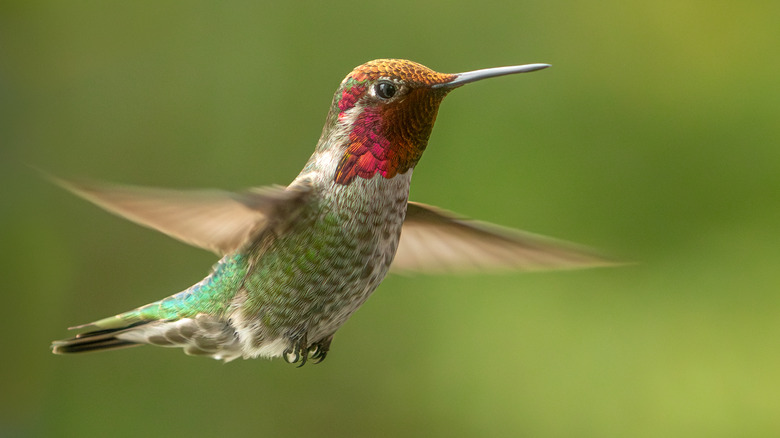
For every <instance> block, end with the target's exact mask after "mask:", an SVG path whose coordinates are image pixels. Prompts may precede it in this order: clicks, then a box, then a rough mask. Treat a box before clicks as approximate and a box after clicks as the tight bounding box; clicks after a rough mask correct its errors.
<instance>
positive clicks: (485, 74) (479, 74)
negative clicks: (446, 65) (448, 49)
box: [431, 64, 550, 89]
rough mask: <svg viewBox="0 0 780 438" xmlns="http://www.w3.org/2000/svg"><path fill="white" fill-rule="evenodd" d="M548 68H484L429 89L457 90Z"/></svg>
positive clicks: (526, 66)
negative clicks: (468, 85)
mask: <svg viewBox="0 0 780 438" xmlns="http://www.w3.org/2000/svg"><path fill="white" fill-rule="evenodd" d="M547 67H550V64H525V65H512V66H509V67H495V68H485V69H482V70H474V71H467V72H465V73H457V74H455V79H453V80H451V81H449V82H444V83H441V84H436V85H433V86H431V88H448V89H452V88H457V87H460V86H461V85H464V84H468V83H469V82H474V81H479V80H482V79H487V78H494V77H496V76H504V75H513V74H515V73H529V72H532V71H536V70H541V69H543V68H547Z"/></svg>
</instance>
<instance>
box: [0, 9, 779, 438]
mask: <svg viewBox="0 0 780 438" xmlns="http://www.w3.org/2000/svg"><path fill="white" fill-rule="evenodd" d="M282 4H283V2H267V4H266V3H263V2H250V1H245V2H206V1H187V2H159V1H133V2H105V1H89V2H54V1H52V2H45V1H41V2H39V1H4V2H2V3H0V154H1V155H0V187H2V189H1V190H2V191H0V196H2V198H1V199H0V209H1V210H0V212H1V214H0V245H2V246H1V247H0V248H1V249H2V255H1V256H0V257H2V260H0V266H2V267H1V268H0V270H1V271H0V275H1V276H2V287H1V288H0V289H1V290H2V292H1V293H2V303H3V305H2V319H1V320H2V323H1V324H2V333H3V334H2V336H1V337H0V343H1V345H0V347H1V348H2V352H3V353H2V361H0V436H3V437H5V436H45V437H55V436H73V437H88V436H98V435H103V436H105V435H111V436H128V437H130V436H162V435H168V436H250V435H252V436H271V437H279V436H303V435H312V436H318V437H330V436H342V437H343V436H539V437H546V436H561V437H584V436H597V437H613V436H614V437H629V436H631V437H642V436H664V437H668V436H679V437H690V436H707V437H713V436H724V437H733V436H777V435H778V434H780V322H779V321H778V315H779V314H780V266H778V262H780V85H778V84H779V83H780V56H778V54H779V53H780V51H779V50H780V25H779V24H778V23H780V3H778V2H752V1H746V2H736V1H701V2H696V1H680V0H675V1H655V2H624V1H615V0H608V1H602V2H555V1H552V2H550V1H517V2H508V1H507V2H490V1H488V2H481V3H480V2H474V1H463V2H443V1H441V2H440V1H431V2H421V1H404V0H400V1H394V2H338V3H336V2H322V3H313V2H312V3H309V4H296V5H293V4H287V5H284V6H281V5H282ZM379 57H403V58H408V59H412V60H415V61H418V62H421V63H423V64H425V65H428V66H430V67H432V68H434V69H438V70H440V71H447V72H457V71H464V70H470V69H476V68H484V67H492V66H499V65H507V64H518V63H529V62H548V63H551V64H553V65H554V66H553V68H551V69H549V70H545V71H542V72H538V73H533V74H529V75H522V76H515V77H508V78H500V79H494V80H490V81H486V82H482V83H479V84H474V85H471V86H469V87H466V88H463V89H460V90H458V91H456V92H454V93H452V95H450V96H449V97H448V98H447V99H446V100H445V102H444V104H443V106H442V108H441V111H440V113H439V120H438V122H437V125H436V129H435V130H434V133H433V136H432V138H431V141H430V144H429V147H428V151H427V152H426V154H425V156H424V157H423V159H422V162H421V163H420V165H419V166H418V167H417V170H416V172H415V177H414V184H413V188H412V198H413V199H416V200H420V201H423V202H427V203H432V204H435V205H439V206H442V207H446V208H448V209H451V210H454V211H457V212H460V213H463V214H466V215H469V216H475V217H479V218H481V219H483V220H489V221H492V222H496V223H500V224H503V225H507V226H513V227H518V228H524V229H527V230H532V231H534V232H538V233H543V234H548V235H552V236H556V237H559V238H565V239H568V240H573V241H576V242H580V243H583V244H587V245H591V246H594V247H597V248H601V249H602V250H605V251H607V252H609V253H612V254H616V255H619V256H622V257H625V258H626V259H629V260H634V261H638V262H640V263H639V264H637V265H635V266H630V267H624V268H619V269H601V270H591V271H578V272H565V273H545V274H533V275H519V274H517V275H514V274H509V275H500V276H461V277H411V278H402V277H393V278H388V279H387V280H386V281H385V283H384V284H383V285H382V286H381V287H380V289H379V290H378V291H377V293H376V294H375V295H374V297H372V299H371V300H369V302H368V303H367V304H366V306H364V307H363V308H362V309H361V310H360V311H359V312H358V313H357V314H355V316H354V317H353V318H352V319H351V320H350V321H349V323H348V324H346V326H345V327H344V328H343V329H342V330H341V331H340V332H339V334H338V335H337V336H336V340H335V342H334V345H333V351H332V353H331V355H330V356H329V357H328V360H327V361H326V362H325V363H323V364H321V365H317V366H306V367H304V368H302V369H295V368H294V367H292V366H290V365H287V364H285V363H283V362H281V361H278V360H277V361H273V362H269V361H264V360H253V361H240V360H239V361H236V362H233V363H230V364H222V363H220V362H216V361H212V360H206V359H200V358H191V357H187V356H185V355H183V354H182V353H181V352H180V351H176V350H167V349H161V348H151V347H143V348H137V349H130V350H124V351H116V352H108V353H104V354H94V355H85V356H75V357H60V356H54V355H52V354H50V353H49V349H48V348H49V347H48V346H49V342H50V341H51V340H52V339H56V338H61V337H65V336H67V335H68V334H69V333H68V332H67V331H66V330H65V328H66V327H68V326H70V325H75V324H79V323H84V322H88V321H91V320H94V319H97V318H100V317H103V316H107V315H110V314H113V313H116V312H119V311H123V310H126V309H129V308H131V307H135V306H137V305H140V304H144V303H147V302H149V301H153V300H155V299H158V298H161V297H163V296H165V295H167V294H170V293H173V292H176V291H178V290H181V289H183V288H185V287H187V286H189V285H190V284H192V283H194V282H195V281H197V280H199V279H200V278H201V277H202V276H203V275H205V274H206V273H207V272H208V270H209V267H210V266H211V264H212V263H214V262H215V257H213V256H212V255H211V254H208V253H206V252H203V251H200V250H197V249H192V248H189V247H186V246H185V245H182V244H180V243H178V242H175V241H173V240H170V239H168V238H167V237H165V236H163V235H160V234H156V233H153V232H150V231H148V230H145V229H142V228H140V227H137V226H135V225H132V224H130V223H128V222H125V221H122V220H119V219H116V218H114V217H113V216H110V215H108V214H105V213H103V212H101V211H100V210H98V209H96V208H94V207H92V206H90V205H88V204H87V203H85V202H83V201H81V200H78V199H76V198H75V197H73V196H71V195H69V194H67V193H65V192H64V191H62V190H60V189H58V188H56V187H53V186H51V185H49V184H48V183H46V182H44V181H42V180H41V179H40V178H39V177H38V176H37V175H36V174H35V172H34V171H32V170H31V169H30V168H28V167H27V165H28V164H29V165H34V166H38V167H41V168H44V169H47V170H49V171H52V172H55V173H57V174H61V175H67V176H83V177H91V178H96V179H104V180H112V181H118V182H125V183H136V184H146V185H159V186H169V187H220V188H227V189H239V188H244V187H248V186H252V185H262V184H271V183H285V182H288V181H290V180H291V179H292V178H293V177H294V176H295V175H296V174H297V172H298V170H299V169H300V167H301V166H302V165H303V163H304V162H305V160H306V159H307V158H308V156H309V154H310V153H311V151H312V149H313V147H314V143H315V142H316V140H317V138H318V136H319V133H320V129H321V126H322V122H323V120H324V117H325V111H326V110H327V107H328V104H329V102H330V99H331V96H332V93H333V91H334V90H335V88H336V86H337V85H338V83H339V82H340V81H341V79H342V78H343V77H344V75H346V73H348V72H349V71H350V70H351V69H352V68H353V67H354V66H355V65H358V64H361V63H363V62H365V61H367V60H370V59H374V58H379Z"/></svg>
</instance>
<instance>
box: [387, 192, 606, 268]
mask: <svg viewBox="0 0 780 438" xmlns="http://www.w3.org/2000/svg"><path fill="white" fill-rule="evenodd" d="M616 264H618V263H615V262H614V261H610V260H608V259H605V258H603V257H600V256H598V255H596V254H594V253H593V252H591V251H589V250H588V249H586V248H582V247H577V246H576V245H573V244H569V243H566V242H561V241H556V240H553V239H550V238H547V237H543V236H538V235H535V234H531V233H524V232H520V231H515V230H509V229H504V228H500V227H498V226H496V225H491V224H486V223H482V222H478V221H473V220H468V219H461V218H457V217H455V216H453V215H451V214H449V213H446V212H444V211H442V210H439V209H437V208H435V207H432V206H428V205H425V204H420V203H416V202H409V205H408V207H407V211H406V220H405V221H404V225H403V228H402V230H401V240H400V242H399V243H398V251H397V252H396V255H395V259H394V260H393V264H392V265H391V266H390V269H391V270H392V271H393V272H396V273H399V272H401V273H402V272H428V273H437V272H455V271H458V272H462V271H472V272H473V271H484V270H500V269H503V270H520V271H540V270H551V269H576V268H585V267H595V266H610V265H616Z"/></svg>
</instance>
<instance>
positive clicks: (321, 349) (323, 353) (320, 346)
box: [309, 336, 333, 364]
mask: <svg viewBox="0 0 780 438" xmlns="http://www.w3.org/2000/svg"><path fill="white" fill-rule="evenodd" d="M332 340H333V337H332V336H330V337H328V338H326V339H323V340H321V341H319V342H316V343H314V344H312V346H311V347H309V355H310V357H311V359H312V360H313V361H314V363H315V364H318V363H320V362H322V361H323V360H325V357H327V355H328V351H329V350H330V342H331V341H332Z"/></svg>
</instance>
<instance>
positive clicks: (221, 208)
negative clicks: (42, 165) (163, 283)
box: [51, 177, 307, 255]
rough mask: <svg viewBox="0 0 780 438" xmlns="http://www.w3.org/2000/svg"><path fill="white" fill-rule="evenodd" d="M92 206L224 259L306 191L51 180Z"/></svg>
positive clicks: (275, 188)
mask: <svg viewBox="0 0 780 438" xmlns="http://www.w3.org/2000/svg"><path fill="white" fill-rule="evenodd" d="M51 179H52V180H54V181H55V182H56V183H57V184H59V185H61V186H62V187H64V188H65V189H67V190H69V191H71V192H73V193H74V194H76V195H78V196H80V197H82V198H84V199H86V200H88V201H91V202H93V203H94V204H96V205H98V206H100V207H101V208H104V209H105V210H108V211H109V212H111V213H114V214H116V215H118V216H121V217H123V218H125V219H128V220H130V221H132V222H135V223H137V224H139V225H143V226H145V227H149V228H152V229H154V230H157V231H160V232H162V233H165V234H167V235H169V236H171V237H173V238H175V239H178V240H181V241H182V242H185V243H188V244H190V245H193V246H197V247H200V248H204V249H208V250H210V251H213V252H215V253H217V254H220V255H224V254H227V253H229V252H232V251H235V250H236V249H238V248H240V247H241V246H242V245H243V244H244V243H246V242H247V240H248V239H250V238H251V237H252V236H254V235H255V233H256V232H257V231H258V230H260V229H262V228H263V227H264V226H265V225H266V224H267V223H268V221H269V220H273V219H274V215H276V214H277V213H278V212H279V211H281V210H285V211H288V210H287V209H286V206H288V205H290V204H296V203H297V201H300V200H301V199H302V198H303V197H304V196H305V195H306V193H307V190H305V189H300V188H295V189H292V188H285V187H262V188H256V189H250V190H248V191H245V192H240V193H233V192H227V191H222V190H187V191H185V190H167V189H156V188H147V187H132V186H123V185H114V184H96V183H77V182H73V181H66V180H63V179H59V178H54V177H52V178H51Z"/></svg>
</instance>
